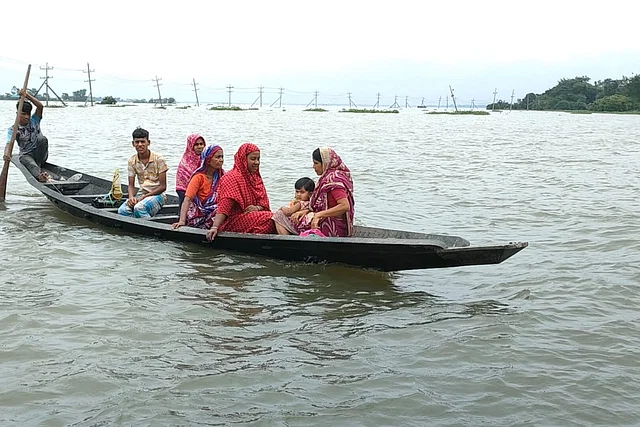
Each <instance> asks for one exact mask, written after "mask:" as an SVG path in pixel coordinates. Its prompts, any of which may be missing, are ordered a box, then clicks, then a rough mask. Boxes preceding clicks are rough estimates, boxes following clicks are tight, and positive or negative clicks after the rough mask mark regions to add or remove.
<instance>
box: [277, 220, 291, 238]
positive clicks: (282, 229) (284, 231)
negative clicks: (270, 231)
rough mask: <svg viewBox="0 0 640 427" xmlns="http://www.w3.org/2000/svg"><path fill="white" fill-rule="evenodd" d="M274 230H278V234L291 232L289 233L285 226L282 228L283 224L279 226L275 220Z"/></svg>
mask: <svg viewBox="0 0 640 427" xmlns="http://www.w3.org/2000/svg"><path fill="white" fill-rule="evenodd" d="M276 231H277V232H278V234H282V235H285V236H286V235H288V234H291V233H289V230H287V229H286V228H284V227H283V226H281V225H280V224H278V223H277V222H276Z"/></svg>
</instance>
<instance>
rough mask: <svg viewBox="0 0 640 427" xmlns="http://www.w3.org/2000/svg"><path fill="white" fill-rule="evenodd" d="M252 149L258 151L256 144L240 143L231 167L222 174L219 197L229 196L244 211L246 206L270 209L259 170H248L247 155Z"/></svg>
mask: <svg viewBox="0 0 640 427" xmlns="http://www.w3.org/2000/svg"><path fill="white" fill-rule="evenodd" d="M254 151H260V148H258V146H257V145H255V144H252V143H250V142H247V143H245V144H242V145H241V146H240V148H238V151H237V152H236V154H235V155H234V156H233V169H231V170H230V171H229V172H227V173H226V174H225V175H224V179H223V180H222V181H221V182H220V188H219V190H218V193H219V197H220V198H230V199H232V200H233V201H235V202H236V203H237V204H238V205H239V206H240V208H241V209H242V210H243V211H244V210H245V209H246V208H247V206H250V205H256V206H262V207H264V208H265V209H267V210H269V209H271V208H270V206H269V196H268V195H267V189H266V188H265V187H264V182H263V181H262V176H261V175H260V170H257V171H255V172H253V173H251V172H249V162H248V161H247V156H248V155H249V153H253V152H254Z"/></svg>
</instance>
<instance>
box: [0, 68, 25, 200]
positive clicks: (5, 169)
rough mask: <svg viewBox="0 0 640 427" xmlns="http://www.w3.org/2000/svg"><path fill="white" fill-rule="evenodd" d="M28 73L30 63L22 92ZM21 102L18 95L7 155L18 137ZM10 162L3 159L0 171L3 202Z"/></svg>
mask: <svg viewBox="0 0 640 427" xmlns="http://www.w3.org/2000/svg"><path fill="white" fill-rule="evenodd" d="M29 74H31V64H29V66H28V67H27V75H26V76H24V86H22V90H23V92H22V93H25V92H26V91H27V86H28V85H29ZM22 104H24V95H20V101H18V111H17V114H16V121H15V123H14V124H13V132H12V133H11V142H10V143H9V151H8V153H9V157H11V155H12V154H13V144H14V143H15V142H16V138H17V137H18V125H19V124H20V114H21V113H22ZM10 164H11V161H10V160H5V161H4V165H3V166H2V172H1V173H0V202H4V199H5V196H6V195H7V178H8V177H9V165H10Z"/></svg>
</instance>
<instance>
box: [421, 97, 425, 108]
mask: <svg viewBox="0 0 640 427" xmlns="http://www.w3.org/2000/svg"><path fill="white" fill-rule="evenodd" d="M420 106H421V107H423V108H424V107H426V105H424V98H422V102H420Z"/></svg>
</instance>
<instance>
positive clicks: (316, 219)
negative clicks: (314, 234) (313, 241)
mask: <svg viewBox="0 0 640 427" xmlns="http://www.w3.org/2000/svg"><path fill="white" fill-rule="evenodd" d="M323 218H324V217H323V216H322V215H321V212H318V213H317V214H315V215H314V216H313V219H312V220H311V228H312V229H313V228H320V221H322V219H323Z"/></svg>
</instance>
